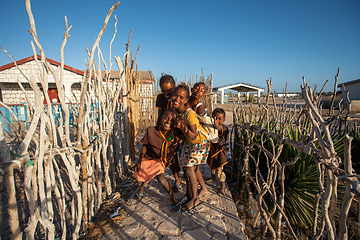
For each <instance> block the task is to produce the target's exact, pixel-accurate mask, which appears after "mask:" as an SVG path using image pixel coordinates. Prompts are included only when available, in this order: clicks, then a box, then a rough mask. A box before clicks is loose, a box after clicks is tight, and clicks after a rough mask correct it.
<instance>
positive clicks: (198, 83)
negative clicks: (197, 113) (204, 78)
mask: <svg viewBox="0 0 360 240" xmlns="http://www.w3.org/2000/svg"><path fill="white" fill-rule="evenodd" d="M200 84H202V85H204V87H205V90H206V84H205V83H204V82H197V83H195V84H194V86H193V88H194V87H196V86H197V85H200Z"/></svg>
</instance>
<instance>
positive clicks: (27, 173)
mask: <svg viewBox="0 0 360 240" xmlns="http://www.w3.org/2000/svg"><path fill="white" fill-rule="evenodd" d="M25 4H26V9H27V13H28V16H29V21H30V27H31V29H30V33H31V34H32V37H33V44H32V47H33V51H34V55H35V56H36V52H39V53H40V56H41V59H39V60H38V59H37V57H35V58H34V59H35V61H36V64H37V69H36V71H37V73H36V74H35V75H31V76H25V75H24V74H23V76H24V77H25V78H26V79H27V80H28V82H29V83H30V85H31V87H32V90H33V91H34V94H35V98H34V99H36V101H34V102H29V101H27V102H26V103H25V104H26V107H27V109H28V110H29V111H28V116H29V119H28V127H27V128H23V127H21V124H20V121H19V119H17V118H16V115H15V114H14V113H12V117H13V119H14V123H13V124H12V132H13V133H14V134H15V135H14V137H13V139H12V142H11V143H9V142H7V141H9V139H7V138H6V136H4V134H3V131H2V129H1V128H0V145H1V146H0V156H1V168H0V174H1V178H0V179H1V183H0V184H1V186H2V187H4V188H6V191H4V189H2V191H1V194H2V195H1V199H2V202H1V215H0V217H1V219H0V220H1V221H0V222H1V223H2V224H1V233H0V236H2V237H9V235H10V236H11V238H12V239H23V238H24V237H26V239H40V238H41V239H44V238H46V239H68V238H73V239H77V238H78V237H79V235H80V232H81V231H82V230H83V229H84V225H85V224H86V223H87V222H88V221H89V220H90V219H91V218H92V217H93V216H94V215H95V213H96V212H97V211H98V210H99V208H100V205H101V203H102V201H103V199H104V198H105V197H109V196H110V195H111V194H112V193H113V190H114V189H116V187H117V184H118V183H117V179H119V177H121V175H122V174H123V172H124V169H125V168H126V167H127V164H129V162H130V161H131V159H132V158H133V157H134V155H135V152H134V144H135V141H136V136H137V134H138V132H139V128H140V127H139V124H138V123H139V120H138V118H139V117H140V116H139V114H138V113H139V101H137V100H136V97H137V96H138V93H139V88H138V86H137V82H138V79H137V74H136V71H135V70H134V69H135V66H136V56H135V58H134V59H132V55H131V54H130V51H129V44H130V39H131V33H130V36H129V41H128V42H127V43H126V52H125V54H124V57H123V58H120V57H115V60H116V65H117V68H118V69H119V79H120V80H119V81H112V80H110V79H109V77H105V78H104V77H103V75H102V74H101V71H100V66H101V65H102V66H103V68H105V69H106V72H107V73H109V72H110V71H111V69H112V64H111V61H109V62H110V63H108V64H106V62H105V61H104V59H103V57H102V52H101V50H100V48H99V42H100V39H101V36H102V34H103V33H104V31H105V29H106V26H107V24H108V21H109V19H110V16H111V15H112V12H113V11H114V9H115V8H116V7H117V6H118V4H119V2H117V3H116V4H114V5H113V6H112V7H111V9H110V10H109V12H108V14H107V16H106V18H105V21H104V25H103V28H102V29H101V30H100V32H99V34H98V37H97V39H96V41H95V43H94V45H93V47H92V48H91V49H90V50H88V54H89V58H88V59H87V61H86V63H87V70H86V73H85V76H84V78H83V81H82V83H81V97H80V98H79V99H76V101H75V102H72V103H70V104H71V107H69V104H68V103H66V100H65V91H64V88H63V84H62V80H63V79H62V78H63V71H64V57H63V56H64V54H63V50H64V47H65V45H66V42H67V39H68V37H69V30H70V28H71V27H69V26H68V23H67V20H66V18H65V27H66V32H65V37H64V41H63V44H62V46H61V49H60V52H61V67H59V68H54V67H53V66H52V65H51V64H50V63H49V62H47V60H46V57H45V52H44V50H43V49H42V46H41V44H40V42H39V40H38V38H37V35H36V27H35V22H34V18H33V15H32V12H31V6H30V1H29V0H26V1H25ZM116 26H117V20H116V17H115V24H114V28H115V32H114V36H113V39H112V40H111V42H110V59H111V45H112V42H113V40H114V37H115V35H116ZM138 50H139V49H138ZM4 51H5V52H6V53H7V51H6V50H4ZM136 55H137V54H136ZM9 56H10V57H11V55H10V54H9ZM95 56H97V58H96V57H95ZM14 62H15V61H14ZM19 70H20V69H19ZM20 71H21V70H20ZM48 74H51V75H52V76H53V77H54V79H55V82H56V86H57V91H58V96H59V100H60V107H61V111H58V114H57V116H54V112H53V110H52V107H51V105H50V104H49V105H44V104H43V102H44V98H45V99H46V102H50V99H49V96H48V94H47V92H48V91H47V89H48ZM105 76H110V74H106V75H105ZM19 85H20V86H21V83H20V82H19ZM39 85H41V88H40V87H39ZM41 89H42V90H41ZM24 94H25V96H26V92H25V91H24ZM120 96H122V97H120ZM119 97H120V98H119ZM26 99H28V98H26ZM119 99H120V100H119ZM4 105H6V104H4ZM9 109H11V108H9ZM70 121H73V122H70ZM0 126H1V125H0ZM5 192H6V196H4V194H5ZM23 235H24V236H23Z"/></svg>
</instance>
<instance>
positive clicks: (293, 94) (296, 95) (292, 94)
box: [275, 93, 300, 97]
mask: <svg viewBox="0 0 360 240" xmlns="http://www.w3.org/2000/svg"><path fill="white" fill-rule="evenodd" d="M285 95H286V97H298V96H300V94H299V93H286V94H285V93H276V94H275V97H285Z"/></svg>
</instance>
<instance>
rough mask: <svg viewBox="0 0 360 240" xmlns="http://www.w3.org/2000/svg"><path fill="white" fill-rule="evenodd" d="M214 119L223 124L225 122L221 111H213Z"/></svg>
mask: <svg viewBox="0 0 360 240" xmlns="http://www.w3.org/2000/svg"><path fill="white" fill-rule="evenodd" d="M214 120H215V121H218V122H219V124H223V123H224V122H225V116H224V114H222V113H215V115H214Z"/></svg>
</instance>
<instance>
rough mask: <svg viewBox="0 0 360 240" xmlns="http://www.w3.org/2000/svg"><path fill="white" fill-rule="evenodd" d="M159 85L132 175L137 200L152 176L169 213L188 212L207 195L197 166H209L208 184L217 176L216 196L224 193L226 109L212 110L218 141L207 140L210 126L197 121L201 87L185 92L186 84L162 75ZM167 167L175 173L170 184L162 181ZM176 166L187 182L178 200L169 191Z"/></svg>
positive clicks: (176, 185)
mask: <svg viewBox="0 0 360 240" xmlns="http://www.w3.org/2000/svg"><path fill="white" fill-rule="evenodd" d="M159 84H160V88H161V94H159V95H158V96H157V99H156V107H157V108H158V120H157V124H156V126H154V127H149V128H147V129H146V133H145V135H144V137H143V138H142V140H141V143H142V148H141V152H140V156H139V160H138V163H137V164H136V165H135V171H134V174H133V176H134V177H135V178H136V180H137V181H138V186H139V188H140V189H139V191H138V193H137V194H136V198H137V199H138V200H141V198H142V197H143V195H144V185H145V183H148V182H150V181H151V180H152V179H153V178H154V177H155V176H156V177H157V180H158V181H159V183H160V184H161V185H162V186H163V188H164V189H165V190H166V192H167V193H168V194H169V195H170V198H171V201H172V206H173V209H174V211H175V213H177V212H179V211H181V210H182V209H183V210H191V209H193V208H194V207H196V206H198V205H199V204H200V201H199V196H200V195H203V194H206V193H207V188H206V184H205V182H204V179H203V177H202V174H201V172H200V170H199V164H206V163H208V164H209V167H210V169H211V171H212V178H211V179H209V180H214V179H215V177H216V178H218V179H219V181H220V182H221V188H220V190H219V194H224V193H225V178H226V177H225V174H224V172H223V166H224V165H225V164H226V163H227V161H226V150H227V148H226V145H225V143H226V139H227V135H228V133H229V131H228V128H227V127H226V126H225V125H224V124H223V123H224V121H225V111H224V110H223V109H220V108H217V109H215V110H214V111H213V112H212V118H213V121H212V123H213V124H211V125H212V127H213V128H214V129H216V131H217V133H218V135H217V136H218V138H216V139H215V140H214V139H212V140H210V139H209V135H208V133H209V128H208V127H207V126H206V124H203V123H202V122H201V118H202V117H204V116H205V115H207V114H208V113H207V110H206V108H205V106H204V104H202V103H201V98H203V97H204V95H205V92H206V86H205V84H204V83H202V82H198V83H196V84H195V85H194V86H193V88H192V89H191V92H190V90H189V87H188V86H186V85H183V84H180V85H178V86H176V84H175V81H174V78H173V77H172V76H170V75H164V76H162V77H161V78H160V83H159ZM166 167H169V168H170V169H171V171H172V173H173V175H174V178H175V183H174V185H173V186H171V185H170V183H169V182H168V180H167V179H166V178H165V175H164V172H165V169H166ZM181 167H182V169H183V171H184V179H185V181H186V194H185V196H184V197H183V198H182V199H181V200H178V199H176V196H175V194H174V193H176V192H177V191H178V190H179V187H180V186H181V181H180V178H179V172H180V170H181ZM198 183H199V185H200V191H199V192H198Z"/></svg>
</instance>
